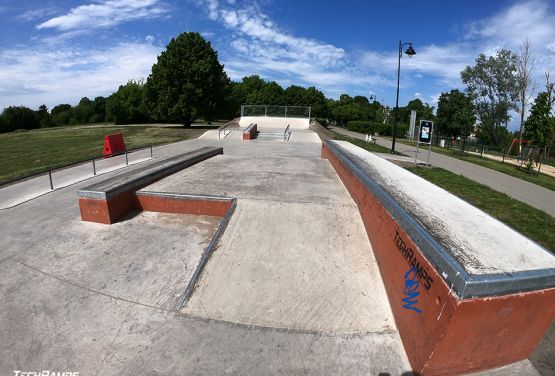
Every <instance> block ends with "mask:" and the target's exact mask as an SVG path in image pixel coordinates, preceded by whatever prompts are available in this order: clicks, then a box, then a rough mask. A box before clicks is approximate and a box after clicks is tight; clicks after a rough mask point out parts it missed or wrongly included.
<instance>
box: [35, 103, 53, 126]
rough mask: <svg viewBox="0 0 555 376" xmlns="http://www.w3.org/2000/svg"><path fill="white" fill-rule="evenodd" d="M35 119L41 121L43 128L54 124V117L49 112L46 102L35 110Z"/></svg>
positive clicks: (40, 124)
mask: <svg viewBox="0 0 555 376" xmlns="http://www.w3.org/2000/svg"><path fill="white" fill-rule="evenodd" d="M35 120H36V121H37V122H38V123H39V126H40V127H41V128H48V127H51V126H52V124H53V123H52V117H51V116H50V113H49V112H48V107H46V105H45V104H43V105H41V106H40V107H39V109H38V110H37V111H35Z"/></svg>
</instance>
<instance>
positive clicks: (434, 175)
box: [407, 167, 555, 253]
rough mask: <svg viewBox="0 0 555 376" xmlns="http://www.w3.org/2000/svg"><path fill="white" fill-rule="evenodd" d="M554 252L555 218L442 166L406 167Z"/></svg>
mask: <svg viewBox="0 0 555 376" xmlns="http://www.w3.org/2000/svg"><path fill="white" fill-rule="evenodd" d="M407 169H408V170H409V171H411V172H413V173H415V174H416V175H419V176H421V177H422V178H424V179H426V180H428V181H430V182H432V183H433V184H435V185H438V186H440V187H441V188H443V189H445V190H447V191H449V192H451V193H453V194H454V195H455V196H458V197H460V198H462V199H463V200H465V201H467V202H469V203H470V204H472V205H474V206H476V207H477V208H479V209H481V210H483V211H484V212H486V213H488V214H490V215H491V216H493V217H495V218H497V219H499V220H500V221H501V222H504V223H506V224H507V225H509V226H511V227H512V228H514V229H515V230H517V231H519V232H520V233H522V234H524V235H526V236H527V237H529V238H530V239H533V240H535V241H536V242H538V243H539V244H541V245H543V246H544V247H545V248H547V249H549V250H550V251H551V252H552V253H555V231H553V229H554V228H555V218H553V217H552V216H550V215H549V214H547V213H545V212H543V211H541V210H538V209H536V208H533V207H531V206H530V205H527V204H525V203H522V202H520V201H518V200H515V199H513V198H511V197H509V196H507V195H506V194H504V193H500V192H497V191H494V190H493V189H491V188H489V187H486V186H485V185H482V184H479V183H476V182H475V181H473V180H470V179H468V178H465V177H464V176H461V175H456V174H454V173H452V172H449V171H447V170H444V169H442V168H438V167H434V168H423V167H407Z"/></svg>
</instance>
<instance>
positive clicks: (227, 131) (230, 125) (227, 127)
mask: <svg viewBox="0 0 555 376" xmlns="http://www.w3.org/2000/svg"><path fill="white" fill-rule="evenodd" d="M230 128H239V124H237V123H231V122H229V123H227V124H225V125H224V126H223V127H221V128H220V129H219V130H218V139H221V138H222V132H223V133H224V137H223V138H226V137H227V135H228V134H230V133H231V132H233V129H230Z"/></svg>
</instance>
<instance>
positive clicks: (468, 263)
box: [322, 141, 555, 374]
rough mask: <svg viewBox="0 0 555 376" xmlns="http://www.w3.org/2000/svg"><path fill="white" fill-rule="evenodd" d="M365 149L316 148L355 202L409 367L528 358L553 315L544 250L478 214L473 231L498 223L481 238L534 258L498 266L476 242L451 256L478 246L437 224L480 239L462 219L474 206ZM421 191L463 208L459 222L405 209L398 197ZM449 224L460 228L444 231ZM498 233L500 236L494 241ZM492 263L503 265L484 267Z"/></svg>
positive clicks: (554, 295)
mask: <svg viewBox="0 0 555 376" xmlns="http://www.w3.org/2000/svg"><path fill="white" fill-rule="evenodd" d="M368 155H370V153H368V152H366V151H365V150H363V149H360V148H357V147H356V146H354V145H352V144H349V143H344V142H337V141H326V142H325V144H324V145H323V148H322V157H323V158H327V159H329V161H330V163H331V164H332V166H333V167H334V168H335V170H336V172H337V174H338V175H339V177H340V178H341V180H342V181H343V183H344V184H345V186H346V188H347V189H348V191H349V192H350V194H351V196H352V198H353V199H354V201H355V202H356V203H357V206H358V208H359V211H360V214H361V217H362V219H363V222H364V224H365V228H366V232H367V234H368V237H369V239H370V241H371V243H372V247H373V249H374V253H375V256H376V259H377V260H378V264H379V266H380V273H381V275H382V279H383V280H384V283H385V286H386V290H387V294H388V298H389V301H390V304H391V308H392V310H393V314H394V316H395V321H396V323H397V326H398V328H399V332H400V335H401V339H402V340H403V344H404V346H405V350H406V352H407V355H408V357H409V360H410V362H411V365H412V367H413V369H414V370H415V371H417V372H419V373H425V374H454V373H463V372H470V371H474V370H482V369H488V368H493V367H498V366H502V365H505V364H509V363H513V362H516V361H519V360H522V359H525V358H527V357H528V355H529V354H530V353H531V352H532V351H533V349H534V348H535V347H536V346H537V344H538V343H539V341H540V340H541V338H542V336H543V335H544V333H545V332H546V330H547V328H548V327H549V326H550V324H551V322H552V320H553V318H554V317H555V305H554V304H553V301H555V288H554V286H555V278H554V277H555V269H553V268H552V267H551V265H552V262H553V259H551V258H550V257H553V256H552V255H550V254H547V256H546V255H544V254H543V253H542V252H547V251H546V250H543V249H541V247H539V246H538V245H537V244H535V243H532V242H531V241H529V240H528V239H526V238H524V237H523V236H522V235H520V234H518V233H516V232H514V231H513V230H511V229H509V228H501V227H495V226H497V225H496V224H495V223H493V222H491V221H493V219H492V218H488V217H489V216H487V215H485V214H483V213H482V215H480V216H479V217H478V218H479V222H478V223H477V224H476V225H477V227H478V228H480V227H483V228H488V226H490V225H491V226H494V225H495V226H494V228H499V230H498V232H497V233H494V234H489V236H490V237H493V238H495V237H499V238H500V239H499V244H504V243H505V242H507V241H515V242H517V243H519V244H525V245H526V244H527V245H528V250H529V251H530V252H529V253H530V255H532V256H530V257H533V255H536V258H537V259H533V260H525V259H523V260H522V262H521V265H515V266H514V268H512V269H511V271H510V272H509V271H507V270H503V269H507V268H508V267H507V265H506V264H504V263H503V260H495V259H494V258H492V257H491V255H492V253H491V252H489V253H488V252H484V257H486V256H488V255H489V259H488V260H480V257H481V253H480V252H479V251H478V252H476V249H473V250H472V251H473V252H467V253H466V254H465V255H466V256H472V257H461V255H460V254H459V253H457V252H460V251H461V249H459V246H460V244H462V245H463V246H467V247H469V248H472V247H473V246H475V244H478V243H476V242H475V243H472V242H470V241H468V242H467V243H465V242H462V243H460V244H459V243H456V244H455V243H453V239H451V238H449V237H444V236H438V232H437V231H436V229H437V228H439V229H441V230H442V231H444V233H446V234H456V235H457V236H459V237H460V236H462V235H461V234H463V235H464V234H465V231H466V235H465V236H466V237H468V239H471V237H473V236H482V234H480V233H473V232H472V231H468V229H466V228H464V226H465V225H463V224H466V222H465V221H467V220H468V218H465V215H467V214H468V215H470V214H472V213H474V214H475V211H477V209H475V208H473V207H471V206H470V205H469V204H467V203H464V202H462V200H460V199H458V198H456V197H455V196H452V195H450V194H448V193H447V192H445V191H443V192H439V191H437V189H438V188H437V187H435V186H434V185H433V184H430V183H428V182H426V181H424V180H423V179H420V178H418V177H416V176H415V175H413V174H410V173H409V172H407V171H404V170H403V171H400V170H402V169H401V168H400V167H398V166H395V165H394V164H391V163H389V162H387V161H385V160H382V159H380V160H379V161H378V160H377V159H374V158H379V157H377V156H372V157H368ZM372 162H376V163H372ZM395 174H397V175H398V177H399V179H395V176H393V175H395ZM392 176H393V177H392ZM418 179H420V180H418ZM434 187H435V188H434ZM417 188H418V189H417ZM422 188H423V189H429V192H430V195H431V196H430V197H428V196H425V197H421V198H420V199H421V200H424V201H427V203H428V204H429V205H433V203H434V202H433V201H432V198H433V199H436V196H442V203H443V204H444V205H449V204H450V202H444V201H445V200H448V201H449V200H451V201H452V203H453V205H455V206H456V207H457V208H460V209H461V210H462V212H461V213H460V218H459V219H460V221H455V222H452V223H448V222H441V221H440V220H439V219H438V218H441V215H438V216H432V215H431V213H433V211H430V212H426V213H418V210H420V209H421V208H420V209H419V207H418V206H415V207H411V202H410V201H407V200H406V199H407V197H406V196H403V194H404V193H405V192H406V191H412V192H413V193H414V192H419V193H421V192H422V190H421V189H422ZM465 205H466V206H468V207H469V208H466V209H468V210H466V209H465ZM440 209H441V208H440ZM439 212H441V210H439ZM480 213H481V212H480ZM420 214H422V215H420ZM424 214H428V215H427V216H426V215H424ZM474 214H472V215H474ZM455 219H457V218H455ZM452 225H454V226H458V227H461V226H462V227H463V228H462V229H461V228H458V229H451V228H450V227H449V226H452ZM510 231H512V233H510ZM505 236H509V239H503V237H505ZM519 237H521V238H523V239H520V238H519ZM459 240H460V239H459ZM463 240H464V239H463ZM499 244H497V245H492V246H499ZM501 250H503V249H501ZM462 251H464V249H463V250H462ZM484 251H486V250H484ZM506 251H507V252H512V251H513V248H510V249H508V250H506ZM521 251H522V250H521ZM511 256H512V255H511ZM548 256H549V257H548ZM542 265H545V267H544V268H542V267H541V266H542ZM494 267H497V268H499V269H500V270H502V272H498V273H491V272H490V270H491V269H493V268H494ZM520 269H523V270H520ZM524 269H529V270H524Z"/></svg>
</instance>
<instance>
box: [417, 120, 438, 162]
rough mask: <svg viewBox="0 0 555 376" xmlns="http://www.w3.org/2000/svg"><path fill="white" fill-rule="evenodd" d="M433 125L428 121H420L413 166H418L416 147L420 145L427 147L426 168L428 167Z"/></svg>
mask: <svg viewBox="0 0 555 376" xmlns="http://www.w3.org/2000/svg"><path fill="white" fill-rule="evenodd" d="M433 128H434V123H433V122H432V121H430V120H420V126H419V131H418V140H416V154H415V156H414V164H418V147H419V146H420V143H422V144H427V145H428V159H427V160H426V166H429V165H430V153H431V152H432V134H433Z"/></svg>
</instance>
